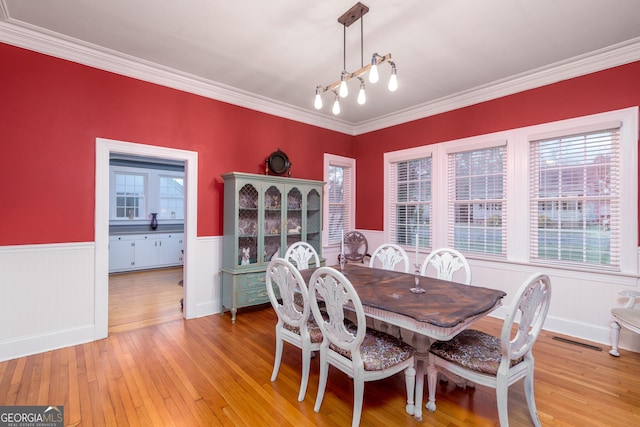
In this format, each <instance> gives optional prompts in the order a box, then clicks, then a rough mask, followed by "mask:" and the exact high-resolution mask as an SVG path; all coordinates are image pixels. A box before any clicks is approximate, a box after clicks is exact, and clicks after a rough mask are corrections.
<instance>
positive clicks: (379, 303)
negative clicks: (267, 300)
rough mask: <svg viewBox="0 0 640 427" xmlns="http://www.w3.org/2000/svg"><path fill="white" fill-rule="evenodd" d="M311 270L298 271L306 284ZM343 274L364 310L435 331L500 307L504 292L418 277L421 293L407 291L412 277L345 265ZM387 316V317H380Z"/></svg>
mask: <svg viewBox="0 0 640 427" xmlns="http://www.w3.org/2000/svg"><path fill="white" fill-rule="evenodd" d="M313 271H315V269H309V270H303V271H301V273H302V276H303V278H304V279H305V281H307V283H308V281H309V279H310V278H311V275H312V274H313ZM344 272H345V273H346V277H347V279H349V281H350V282H351V283H352V284H353V286H354V288H355V289H356V291H357V292H358V296H359V297H360V300H361V301H362V305H363V306H365V308H368V309H369V310H370V309H372V308H373V309H378V310H381V311H383V312H387V313H395V314H397V315H400V316H403V317H409V318H411V319H413V320H414V321H415V322H418V323H423V324H425V323H426V324H429V325H433V326H435V327H438V328H445V329H450V328H453V329H458V328H457V327H459V326H461V324H462V323H464V322H465V321H467V320H468V319H472V318H474V317H476V316H479V315H484V314H487V313H488V312H490V311H491V310H492V309H493V308H495V307H496V306H499V305H500V302H501V300H502V298H503V297H504V296H505V295H506V293H505V292H503V291H500V290H497V289H490V288H485V287H480V286H475V285H464V284H459V283H454V282H449V281H446V280H440V279H435V278H431V277H424V276H419V279H420V287H421V288H424V289H425V292H424V293H420V294H416V293H413V292H411V291H410V289H411V288H413V287H415V275H413V274H410V273H402V272H399V271H389V270H382V269H379V268H369V267H361V266H355V265H350V264H347V265H346V266H345V270H344ZM383 317H385V318H386V317H387V316H383Z"/></svg>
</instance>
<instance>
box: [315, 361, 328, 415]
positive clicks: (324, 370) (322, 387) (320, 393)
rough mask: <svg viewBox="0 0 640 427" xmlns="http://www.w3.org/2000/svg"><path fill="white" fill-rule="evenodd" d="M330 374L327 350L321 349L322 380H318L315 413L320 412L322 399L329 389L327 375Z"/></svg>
mask: <svg viewBox="0 0 640 427" xmlns="http://www.w3.org/2000/svg"><path fill="white" fill-rule="evenodd" d="M328 374H329V363H328V362H327V355H326V350H325V351H323V350H322V349H320V374H319V375H320V378H319V380H318V394H317V395H316V404H315V406H314V407H313V410H314V411H315V412H320V407H321V406H322V399H323V398H324V390H325V388H326V387H327V375H328Z"/></svg>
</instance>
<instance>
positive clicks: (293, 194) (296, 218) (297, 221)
mask: <svg viewBox="0 0 640 427" xmlns="http://www.w3.org/2000/svg"><path fill="white" fill-rule="evenodd" d="M300 240H302V193H301V192H300V190H298V188H296V187H294V188H292V189H291V190H289V193H287V247H289V246H291V245H292V244H294V243H296V242H299V241H300Z"/></svg>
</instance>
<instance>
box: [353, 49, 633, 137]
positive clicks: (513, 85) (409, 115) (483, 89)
mask: <svg viewBox="0 0 640 427" xmlns="http://www.w3.org/2000/svg"><path fill="white" fill-rule="evenodd" d="M638 60H640V38H636V39H632V40H628V41H626V42H624V43H619V44H617V45H613V46H609V47H607V48H604V49H600V50H598V51H594V52H590V53H589V54H586V55H581V56H577V57H574V58H570V59H567V60H565V61H561V62H557V63H555V64H551V65H549V66H546V67H541V68H538V69H536V70H531V71H527V72H526V73H522V74H519V75H515V76H511V77H508V78H505V79H502V80H499V81H495V82H492V83H490V84H487V85H484V86H478V87H475V88H473V89H469V90H466V91H464V92H460V93H457V94H453V95H451V96H447V97H445V98H440V99H437V100H434V101H432V102H428V103H425V104H422V105H418V106H416V107H412V108H408V109H406V110H403V111H399V112H397V113H394V114H390V115H388V116H384V117H378V118H376V119H374V120H371V121H368V122H362V123H358V124H356V125H355V127H354V132H353V134H354V135H360V134H363V133H367V132H372V131H375V130H379V129H383V128H387V127H391V126H395V125H398V124H402V123H407V122H410V121H413V120H418V119H422V118H425V117H429V116H433V115H436V114H440V113H444V112H447V111H451V110H455V109H458V108H463V107H468V106H470V105H474V104H478V103H480V102H486V101H490V100H492V99H497V98H500V97H503V96H507V95H513V94H515V93H518V92H522V91H525V90H529V89H535V88H537V87H541V86H545V85H548V84H552V83H556V82H559V81H562V80H567V79H571V78H574V77H579V76H583V75H586V74H590V73H595V72H597V71H602V70H606V69H607V68H612V67H617V66H619V65H624V64H629V63H631V62H635V61H638Z"/></svg>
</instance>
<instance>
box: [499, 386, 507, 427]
mask: <svg viewBox="0 0 640 427" xmlns="http://www.w3.org/2000/svg"><path fill="white" fill-rule="evenodd" d="M508 398H509V384H507V379H506V378H500V377H498V381H497V383H496V402H497V403H498V419H499V420H500V427H508V425H509V413H508V407H509V405H508Z"/></svg>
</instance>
